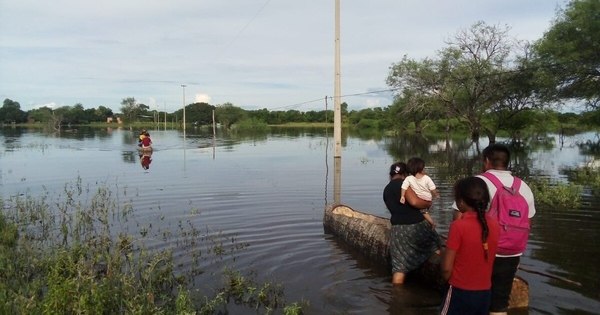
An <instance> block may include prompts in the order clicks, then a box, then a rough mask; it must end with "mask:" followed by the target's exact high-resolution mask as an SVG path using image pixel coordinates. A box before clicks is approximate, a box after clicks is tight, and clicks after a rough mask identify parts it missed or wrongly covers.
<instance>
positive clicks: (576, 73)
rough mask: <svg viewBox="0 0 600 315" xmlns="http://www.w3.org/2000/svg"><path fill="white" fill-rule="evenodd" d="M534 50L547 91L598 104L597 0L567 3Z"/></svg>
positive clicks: (599, 26) (599, 36) (599, 19)
mask: <svg viewBox="0 0 600 315" xmlns="http://www.w3.org/2000/svg"><path fill="white" fill-rule="evenodd" d="M535 52H536V56H537V61H538V64H539V73H538V76H540V77H542V78H545V79H546V83H547V85H548V86H547V88H546V89H544V91H545V92H546V93H547V94H549V95H550V96H554V97H558V98H562V99H576V100H584V101H586V102H587V104H588V105H590V106H593V107H596V108H598V107H599V106H600V53H598V52H600V1H598V0H572V1H571V2H569V4H567V6H566V8H565V9H563V10H560V11H559V12H558V16H557V18H556V20H555V21H554V24H553V25H552V27H551V28H550V29H549V30H548V31H547V32H546V33H545V34H544V36H543V37H542V38H541V39H540V40H539V41H538V42H537V43H536V45H535Z"/></svg>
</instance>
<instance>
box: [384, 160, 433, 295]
mask: <svg viewBox="0 0 600 315" xmlns="http://www.w3.org/2000/svg"><path fill="white" fill-rule="evenodd" d="M389 175H390V182H389V183H388V184H387V186H385V189H384V190H383V201H384V202H385V205H386V207H387V208H388V210H389V211H390V213H391V218H390V222H391V224H392V230H391V235H390V255H391V258H392V284H394V285H400V284H403V283H404V279H405V277H406V274H407V273H408V272H409V271H412V270H415V269H417V268H419V266H421V265H422V264H423V263H424V262H425V261H427V259H429V257H431V255H432V254H434V253H435V252H439V250H440V245H441V242H440V237H439V235H438V234H437V233H436V231H435V230H433V229H432V228H431V225H430V224H429V222H427V220H425V217H424V216H423V214H422V213H421V211H420V209H424V208H429V207H430V206H431V201H425V200H422V199H420V198H419V197H417V195H416V194H415V192H414V191H413V190H412V189H410V188H409V189H407V191H406V194H405V199H406V201H407V202H405V203H404V204H403V203H400V197H401V191H402V183H403V182H404V178H406V176H407V175H408V171H407V169H406V164H405V163H402V162H397V163H394V164H392V165H391V166H390V172H389Z"/></svg>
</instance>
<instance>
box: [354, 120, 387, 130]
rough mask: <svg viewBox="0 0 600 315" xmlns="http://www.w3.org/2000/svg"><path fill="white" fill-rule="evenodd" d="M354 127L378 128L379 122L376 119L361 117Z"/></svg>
mask: <svg viewBox="0 0 600 315" xmlns="http://www.w3.org/2000/svg"><path fill="white" fill-rule="evenodd" d="M356 127H357V128H361V129H380V127H381V124H380V120H378V119H369V118H362V119H361V120H359V121H358V123H357V124H356Z"/></svg>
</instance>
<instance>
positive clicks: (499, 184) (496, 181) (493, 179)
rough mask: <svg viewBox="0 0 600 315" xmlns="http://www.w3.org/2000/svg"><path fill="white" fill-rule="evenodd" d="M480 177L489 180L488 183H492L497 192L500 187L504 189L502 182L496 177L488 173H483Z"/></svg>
mask: <svg viewBox="0 0 600 315" xmlns="http://www.w3.org/2000/svg"><path fill="white" fill-rule="evenodd" d="M481 176H483V177H485V178H487V179H489V180H490V182H492V184H494V186H496V189H497V190H500V189H502V187H504V185H503V184H502V182H501V181H500V180H499V179H498V177H496V175H494V174H492V173H490V172H483V173H482V174H481Z"/></svg>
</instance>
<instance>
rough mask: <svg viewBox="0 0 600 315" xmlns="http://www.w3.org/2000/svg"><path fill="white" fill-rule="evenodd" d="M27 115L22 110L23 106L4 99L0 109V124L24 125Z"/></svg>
mask: <svg viewBox="0 0 600 315" xmlns="http://www.w3.org/2000/svg"><path fill="white" fill-rule="evenodd" d="M26 118H27V113H25V112H24V111H22V110H21V104H19V102H15V101H13V100H10V99H8V98H7V99H4V104H3V105H2V107H1V108H0V122H3V123H13V122H14V123H22V122H25V119H26Z"/></svg>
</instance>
